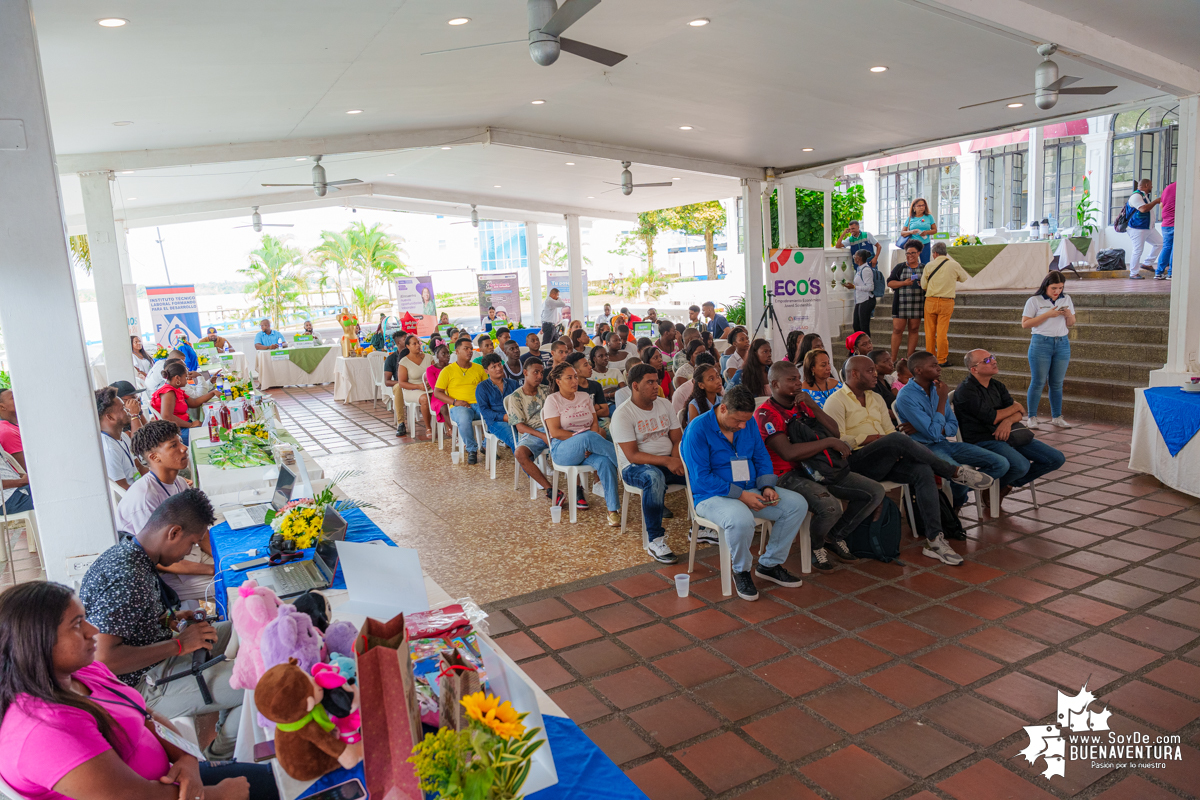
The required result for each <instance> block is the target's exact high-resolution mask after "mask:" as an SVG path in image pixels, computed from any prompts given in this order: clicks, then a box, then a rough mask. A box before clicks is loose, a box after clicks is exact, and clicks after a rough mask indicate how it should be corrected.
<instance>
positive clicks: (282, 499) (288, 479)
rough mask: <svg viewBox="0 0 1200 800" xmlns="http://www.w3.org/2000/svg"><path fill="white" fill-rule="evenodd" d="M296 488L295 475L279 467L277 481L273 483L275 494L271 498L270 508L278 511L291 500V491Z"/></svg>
mask: <svg viewBox="0 0 1200 800" xmlns="http://www.w3.org/2000/svg"><path fill="white" fill-rule="evenodd" d="M295 488H296V473H294V472H292V471H291V470H290V469H288V468H287V467H285V466H283V465H280V467H279V480H277V481H276V482H275V494H274V496H272V497H271V506H272V507H273V508H274V509H275V510H276V511H278V510H279V509H281V508H283V507H284V506H286V505H287V504H288V502H289V501H291V499H292V490H294V489H295Z"/></svg>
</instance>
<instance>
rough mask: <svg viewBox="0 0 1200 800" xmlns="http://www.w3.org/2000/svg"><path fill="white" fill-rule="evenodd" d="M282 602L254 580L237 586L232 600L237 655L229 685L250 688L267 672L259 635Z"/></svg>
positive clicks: (277, 614) (275, 614)
mask: <svg viewBox="0 0 1200 800" xmlns="http://www.w3.org/2000/svg"><path fill="white" fill-rule="evenodd" d="M281 605H283V603H282V601H281V600H280V599H279V598H278V597H276V596H275V593H274V592H273V591H271V590H270V589H268V588H267V587H265V586H259V585H258V584H257V583H256V582H255V581H246V582H245V583H243V584H242V585H241V586H239V587H238V599H237V600H235V601H234V602H233V609H232V611H231V615H232V617H233V628H234V630H236V631H237V634H238V641H239V642H240V651H239V656H240V657H239V658H238V659H237V660H235V661H234V662H233V675H232V676H231V677H230V679H229V685H230V686H232V687H233V688H234V689H253V688H254V687H255V685H257V684H258V679H259V678H260V677H261V676H262V674H263V673H264V672H266V670H267V667H266V665H265V664H263V657H262V650H261V649H260V644H261V642H262V634H263V631H264V630H265V629H266V627H267V625H269V624H270V623H271V622H272V621H274V620H275V618H276V617H278V616H279V607H280V606H281Z"/></svg>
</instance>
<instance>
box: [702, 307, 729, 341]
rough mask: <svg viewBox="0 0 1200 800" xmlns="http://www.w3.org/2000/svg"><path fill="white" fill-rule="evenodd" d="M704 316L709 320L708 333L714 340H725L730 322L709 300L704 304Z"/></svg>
mask: <svg viewBox="0 0 1200 800" xmlns="http://www.w3.org/2000/svg"><path fill="white" fill-rule="evenodd" d="M704 316H705V317H706V318H707V319H708V324H707V325H706V326H705V327H707V328H708V332H709V333H711V334H712V336H713V338H714V339H724V338H725V334H726V333H727V332H728V331H729V320H727V319H725V317H723V316H721V315H720V314H718V313H717V307H716V306H715V305H713V302H712V301H711V300H709V301H708V302H707V303H705V304H704Z"/></svg>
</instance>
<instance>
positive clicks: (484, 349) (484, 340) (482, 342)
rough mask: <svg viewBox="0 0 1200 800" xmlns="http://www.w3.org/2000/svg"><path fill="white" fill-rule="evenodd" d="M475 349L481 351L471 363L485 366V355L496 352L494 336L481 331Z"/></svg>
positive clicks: (476, 339)
mask: <svg viewBox="0 0 1200 800" xmlns="http://www.w3.org/2000/svg"><path fill="white" fill-rule="evenodd" d="M475 349H476V350H478V351H479V355H477V356H475V357H474V358H472V359H471V363H473V364H479V365H480V366H483V357H484V356H487V355H491V354H492V353H494V352H496V343H495V342H493V341H492V337H490V336H488V335H487V334H486V333H481V334H479V335H478V336H476V337H475Z"/></svg>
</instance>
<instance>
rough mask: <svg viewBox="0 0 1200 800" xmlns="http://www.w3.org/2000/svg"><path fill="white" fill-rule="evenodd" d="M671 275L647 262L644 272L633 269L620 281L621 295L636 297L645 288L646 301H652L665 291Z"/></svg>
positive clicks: (669, 283)
mask: <svg viewBox="0 0 1200 800" xmlns="http://www.w3.org/2000/svg"><path fill="white" fill-rule="evenodd" d="M672 277H673V276H671V275H668V274H667V273H665V272H663V271H662V270H660V269H658V268H657V267H655V266H654V265H653V264H647V265H646V271H645V272H641V273H639V272H638V271H637V270H636V269H635V270H633V271H632V272H630V273H629V277H627V278H626V279H625V280H624V281H623V282H622V295H623V296H625V297H628V298H629V299H631V300H633V299H636V298H637V296H638V293H639V292H641V290H642V289H645V290H646V300H647V302H651V303H653V302H654V301H655V300H656V299H658V298H659V297H660V296H662V295H664V294H666V293H667V289H669V288H670V286H671V278H672Z"/></svg>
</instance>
